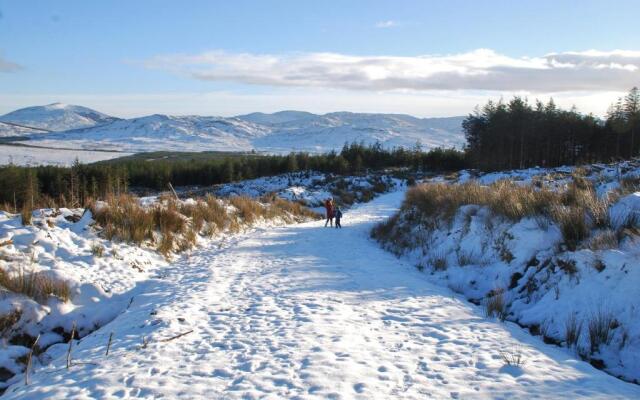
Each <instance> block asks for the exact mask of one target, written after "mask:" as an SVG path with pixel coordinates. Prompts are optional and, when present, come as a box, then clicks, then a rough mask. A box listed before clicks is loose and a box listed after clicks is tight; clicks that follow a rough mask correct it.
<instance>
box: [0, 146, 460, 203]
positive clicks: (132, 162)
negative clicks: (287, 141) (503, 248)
mask: <svg viewBox="0 0 640 400" xmlns="http://www.w3.org/2000/svg"><path fill="white" fill-rule="evenodd" d="M466 166H467V164H466V160H465V155H464V153H463V152H462V151H460V150H456V149H453V148H450V149H445V148H435V149H431V150H429V151H423V150H422V148H421V146H420V145H419V144H416V146H415V147H414V148H412V149H405V148H402V147H397V148H393V149H385V148H383V147H382V145H381V144H380V143H375V144H370V145H365V144H364V143H362V142H361V143H351V144H345V145H344V147H343V148H342V150H341V151H340V152H336V151H331V152H329V153H326V154H309V153H304V152H301V153H290V154H288V155H268V156H263V155H251V154H248V155H241V156H239V155H237V154H235V155H231V154H230V155H228V156H224V155H220V156H216V157H215V158H211V159H201V158H192V159H172V160H163V159H158V160H146V159H144V158H140V159H125V160H120V161H119V160H109V161H107V162H98V163H93V164H81V163H79V162H77V161H76V162H75V163H74V164H73V165H72V166H70V167H62V166H36V167H22V166H16V165H6V166H0V187H2V188H3V189H2V190H1V191H0V207H1V208H0V209H3V210H7V211H14V212H18V211H21V210H23V209H24V208H25V207H26V208H28V209H34V208H38V207H84V206H87V205H88V204H89V203H90V202H91V201H93V200H97V199H104V198H107V197H109V196H113V195H116V196H117V195H120V194H124V193H127V192H128V191H129V189H130V188H132V187H135V188H138V189H150V190H168V188H169V184H172V185H173V186H195V185H198V186H210V185H216V184H224V183H229V182H236V181H240V180H244V179H254V178H260V177H265V176H272V175H279V174H283V173H290V172H301V171H318V172H324V173H334V174H356V175H357V174H362V173H364V172H366V170H380V169H385V168H410V169H413V170H431V171H454V170H460V169H464V168H466Z"/></svg>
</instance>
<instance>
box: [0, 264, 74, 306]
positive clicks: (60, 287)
mask: <svg viewBox="0 0 640 400" xmlns="http://www.w3.org/2000/svg"><path fill="white" fill-rule="evenodd" d="M0 286H2V287H4V288H5V289H7V290H8V291H10V292H13V293H19V294H23V295H25V296H27V297H30V298H32V299H34V300H35V301H37V302H38V303H40V304H45V303H46V302H47V300H49V297H50V296H55V297H58V298H59V299H60V300H62V301H69V300H70V299H71V288H70V286H69V283H68V282H67V281H63V280H60V279H56V278H53V277H52V276H50V275H49V274H47V273H45V272H28V273H27V272H25V271H24V270H21V271H20V272H18V273H13V274H11V273H7V272H6V271H3V270H0Z"/></svg>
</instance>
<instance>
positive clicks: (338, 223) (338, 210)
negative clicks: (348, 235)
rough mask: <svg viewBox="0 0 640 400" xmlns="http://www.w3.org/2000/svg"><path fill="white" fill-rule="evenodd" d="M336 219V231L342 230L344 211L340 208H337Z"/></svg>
mask: <svg viewBox="0 0 640 400" xmlns="http://www.w3.org/2000/svg"><path fill="white" fill-rule="evenodd" d="M334 217H335V219H336V229H338V228H340V229H342V225H340V218H342V210H340V206H336V212H335V215H334Z"/></svg>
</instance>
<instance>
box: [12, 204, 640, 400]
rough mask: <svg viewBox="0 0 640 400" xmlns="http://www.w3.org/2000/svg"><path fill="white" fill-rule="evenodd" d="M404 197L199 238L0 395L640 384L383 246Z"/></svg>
mask: <svg viewBox="0 0 640 400" xmlns="http://www.w3.org/2000/svg"><path fill="white" fill-rule="evenodd" d="M401 199H402V193H393V194H389V195H385V196H382V197H380V198H378V199H377V200H375V201H373V202H371V203H368V204H366V205H362V206H360V207H358V208H356V209H354V210H351V211H350V212H348V213H347V214H346V216H345V217H346V218H345V219H344V224H343V225H344V226H345V229H343V230H340V231H337V230H334V229H329V228H323V227H322V226H321V224H320V223H319V222H314V223H309V224H302V225H294V226H287V227H283V228H277V229H272V230H258V231H255V232H253V233H250V234H247V235H244V236H240V237H237V238H235V239H233V240H232V241H231V242H229V243H226V244H224V245H222V246H221V247H220V248H215V249H213V248H206V249H199V250H197V251H194V252H193V253H192V254H191V256H190V257H189V258H187V257H185V258H182V259H181V260H180V261H178V262H176V263H175V264H174V265H173V266H172V268H171V270H169V271H167V274H166V275H163V276H161V277H159V279H155V280H153V281H151V282H148V283H147V284H146V285H145V286H144V287H141V288H139V289H138V292H139V293H140V294H139V295H137V296H136V297H135V298H134V301H133V303H132V304H131V307H130V308H129V309H128V310H127V311H126V312H124V313H123V314H121V315H120V316H119V317H118V318H117V319H116V320H114V321H113V322H111V323H110V324H109V325H107V326H105V327H103V328H102V329H100V330H99V331H97V332H95V333H93V334H92V335H89V336H88V337H86V338H84V339H83V340H82V341H81V343H80V344H79V345H78V346H77V347H76V349H75V350H74V353H73V354H74V359H75V360H76V362H77V364H76V365H73V366H72V367H71V369H69V370H67V369H65V368H64V363H65V357H64V352H65V350H66V347H65V346H60V347H59V348H58V349H51V350H50V352H51V353H52V354H54V355H55V354H56V352H57V353H58V354H59V357H58V359H56V360H54V361H53V362H52V363H51V364H50V365H49V366H47V367H42V368H40V369H39V370H38V371H36V373H35V374H34V375H33V376H32V383H31V384H30V385H29V386H24V385H22V384H19V385H15V386H14V387H12V388H11V389H10V390H9V391H8V392H7V393H6V395H5V396H6V397H7V398H114V397H116V398H117V397H125V398H131V397H140V398H161V397H164V398H189V399H192V398H224V399H226V398H248V399H251V398H273V399H281V398H300V399H302V398H305V399H306V398H322V399H324V398H362V399H371V398H380V399H390V398H407V399H425V398H438V399H439V398H506V399H512V398H536V397H537V398H544V399H548V398H571V399H574V398H580V397H588V398H607V399H610V398H640V387H639V386H635V385H631V384H627V383H624V382H622V381H620V380H617V379H615V378H613V377H611V376H609V375H606V374H605V373H603V372H601V371H598V370H596V369H594V368H593V367H591V366H590V365H588V364H586V363H584V362H581V361H577V360H575V359H574V358H573V357H571V356H570V355H569V354H568V353H567V352H566V351H565V350H562V349H558V348H554V347H551V346H548V345H544V344H543V343H542V342H541V341H540V340H539V339H538V338H534V337H531V336H530V335H529V334H528V333H526V332H524V331H522V330H521V329H520V328H518V327H516V326H513V325H511V324H509V323H507V324H503V323H499V322H496V321H494V320H488V319H485V318H484V317H483V316H482V311H481V309H480V308H479V307H475V306H473V305H470V304H469V303H467V302H465V301H464V300H463V299H461V298H458V297H456V296H455V295H453V294H452V293H451V292H450V291H449V290H448V289H444V288H440V287H437V286H434V285H432V284H430V283H428V282H427V280H426V277H425V275H424V273H420V272H418V271H416V270H415V268H413V267H412V266H410V265H406V264H404V263H402V262H401V261H399V260H398V259H396V258H395V257H394V256H392V255H391V254H388V253H386V252H385V251H383V250H381V249H379V248H378V247H377V246H376V244H375V243H373V242H372V241H370V240H369V239H368V233H369V229H370V227H371V225H372V224H373V223H374V222H376V221H379V220H380V219H382V218H384V217H385V216H388V215H390V214H391V213H392V212H393V210H394V209H395V208H396V207H397V206H398V205H399V203H400V201H401ZM191 330H193V332H191V333H187V334H186V335H184V336H181V337H179V338H175V339H173V340H168V341H163V340H166V339H170V338H172V337H173V336H175V335H178V334H180V333H185V332H189V331H191ZM110 332H114V344H113V346H112V349H111V354H110V355H109V356H108V357H104V355H103V354H104V351H105V346H106V343H107V338H108V336H109V333H110ZM143 337H146V338H147V343H148V344H147V345H146V346H145V345H142V342H143ZM514 348H520V349H521V351H522V353H523V358H524V362H525V363H524V366H523V368H522V369H521V370H518V369H517V368H505V367H503V362H502V360H501V357H500V352H501V351H505V350H507V351H509V350H512V349H514Z"/></svg>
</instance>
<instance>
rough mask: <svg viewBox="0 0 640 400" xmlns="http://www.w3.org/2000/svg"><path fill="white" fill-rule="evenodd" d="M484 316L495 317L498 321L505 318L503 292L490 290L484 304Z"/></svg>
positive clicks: (505, 309) (505, 308) (505, 310)
mask: <svg viewBox="0 0 640 400" xmlns="http://www.w3.org/2000/svg"><path fill="white" fill-rule="evenodd" d="M484 309H485V314H486V315H487V317H497V318H499V319H500V321H504V320H505V318H507V303H506V300H505V298H504V290H503V289H496V290H492V291H491V293H489V295H488V296H487V298H486V299H485V302H484Z"/></svg>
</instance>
